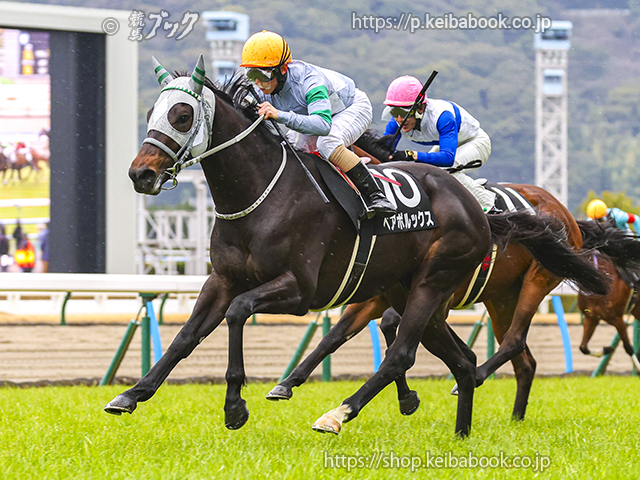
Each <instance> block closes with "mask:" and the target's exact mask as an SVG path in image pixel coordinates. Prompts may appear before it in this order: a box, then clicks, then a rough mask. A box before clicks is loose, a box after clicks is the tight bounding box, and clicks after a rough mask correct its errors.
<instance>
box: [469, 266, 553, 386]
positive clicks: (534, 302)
mask: <svg viewBox="0 0 640 480" xmlns="http://www.w3.org/2000/svg"><path fill="white" fill-rule="evenodd" d="M559 283H560V281H559V280H558V279H557V277H554V276H553V275H552V274H551V273H549V272H547V271H546V270H543V269H542V267H541V266H540V265H538V264H537V263H536V265H535V266H532V267H531V268H530V269H529V271H528V272H527V273H526V274H525V277H524V281H523V285H522V289H521V290H520V295H519V296H518V305H517V307H516V309H515V312H514V315H513V320H512V322H511V325H510V326H509V329H508V330H507V331H506V333H505V336H504V340H503V342H502V343H501V344H500V348H499V349H498V351H497V352H496V354H495V355H493V356H492V357H491V358H489V359H488V360H487V361H486V362H485V363H483V364H482V365H481V366H480V367H478V370H477V379H476V383H477V384H478V385H481V384H482V383H483V382H484V381H485V380H486V379H487V378H488V377H489V376H490V375H491V374H492V373H494V372H495V371H496V370H498V368H500V367H501V366H502V365H504V364H505V363H507V362H508V361H509V360H511V359H512V358H514V357H515V356H516V355H519V354H520V353H522V352H523V351H524V349H525V347H526V346H527V333H528V332H529V327H530V326H531V320H532V319H533V316H534V314H535V313H536V311H537V309H538V307H539V306H540V303H541V302H542V300H544V298H545V296H547V295H548V294H549V292H551V291H552V290H553V289H554V288H555V287H556V286H557V285H558V284H559Z"/></svg>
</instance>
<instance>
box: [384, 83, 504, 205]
mask: <svg viewBox="0 0 640 480" xmlns="http://www.w3.org/2000/svg"><path fill="white" fill-rule="evenodd" d="M421 90H422V84H421V83H420V81H419V80H418V79H417V78H415V77H411V76H409V75H405V76H403V77H400V78H396V79H395V80H394V81H393V82H391V84H390V85H389V88H388V89H387V97H386V99H385V101H384V104H385V105H387V108H385V112H384V114H383V118H384V117H385V116H387V115H391V119H390V120H389V123H387V126H386V129H385V132H384V134H385V135H393V134H395V133H396V132H397V131H398V128H399V126H400V124H401V123H402V120H403V119H404V118H405V117H406V116H407V115H408V113H409V109H410V108H411V106H412V105H413V103H414V102H415V100H416V98H417V97H418V94H419V93H420V91H421ZM424 102H425V103H422V104H420V105H418V107H417V108H416V111H415V114H414V115H412V116H411V117H409V118H407V121H406V122H405V124H404V126H403V127H402V132H401V133H402V136H403V137H405V138H407V139H408V140H411V141H412V142H414V143H417V144H420V145H428V146H430V147H431V149H430V150H429V151H428V152H421V151H415V150H404V151H398V152H395V153H394V154H393V156H392V158H393V160H394V161H407V160H412V161H416V162H422V163H428V164H430V165H435V166H436V167H441V168H444V169H446V170H447V171H449V172H450V173H451V174H452V175H453V176H454V177H456V179H457V180H458V181H459V182H460V183H461V184H462V185H463V186H464V187H465V188H466V189H467V190H469V192H471V194H472V195H473V196H474V197H475V199H476V200H478V202H479V203H480V205H481V206H482V208H483V210H484V211H485V212H487V213H500V211H499V210H496V209H495V206H494V202H495V198H496V194H495V193H493V192H490V191H489V190H487V189H485V188H484V187H483V186H482V184H481V183H480V182H478V181H476V180H473V179H472V178H471V177H469V176H468V175H466V174H464V173H463V171H469V170H475V169H477V168H479V167H481V166H482V165H484V163H485V162H486V161H487V159H488V158H489V155H491V139H489V135H487V134H486V133H485V131H484V130H483V129H482V128H480V123H479V122H478V121H477V120H476V119H475V118H474V117H472V116H471V115H470V114H469V112H467V111H466V110H465V109H464V108H462V107H460V106H459V105H457V104H455V103H453V102H450V101H447V100H436V99H427V97H426V95H425V98H424ZM399 141H400V137H398V139H397V141H396V142H395V144H394V145H393V147H394V148H395V147H396V146H397V144H398V142H399Z"/></svg>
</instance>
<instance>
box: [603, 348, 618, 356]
mask: <svg viewBox="0 0 640 480" xmlns="http://www.w3.org/2000/svg"><path fill="white" fill-rule="evenodd" d="M615 351H616V349H615V348H612V347H603V348H602V354H603V355H611V354H612V353H613V352H615Z"/></svg>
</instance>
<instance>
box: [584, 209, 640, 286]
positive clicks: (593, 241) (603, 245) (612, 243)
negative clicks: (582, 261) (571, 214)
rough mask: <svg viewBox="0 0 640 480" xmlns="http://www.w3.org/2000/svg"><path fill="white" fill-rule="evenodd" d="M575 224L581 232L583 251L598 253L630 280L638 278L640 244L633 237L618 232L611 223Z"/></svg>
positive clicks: (585, 222) (620, 231)
mask: <svg viewBox="0 0 640 480" xmlns="http://www.w3.org/2000/svg"><path fill="white" fill-rule="evenodd" d="M577 223H578V227H580V232H582V242H583V245H582V248H583V249H584V250H598V251H600V252H601V253H604V254H605V255H607V256H608V257H609V258H610V259H611V261H612V262H613V264H614V265H615V267H616V268H617V269H618V270H619V271H620V270H622V271H623V272H625V273H626V274H627V275H628V277H630V278H640V242H639V241H637V237H636V236H635V235H633V234H632V233H629V232H625V231H623V230H620V229H619V228H618V227H617V226H616V225H615V223H614V222H613V221H609V222H607V223H604V224H602V223H599V222H593V221H587V220H578V222H577ZM634 274H635V275H634Z"/></svg>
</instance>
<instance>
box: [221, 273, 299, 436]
mask: <svg viewBox="0 0 640 480" xmlns="http://www.w3.org/2000/svg"><path fill="white" fill-rule="evenodd" d="M306 311H307V307H306V306H304V301H303V296H302V293H301V290H300V286H299V284H298V280H297V279H296V277H295V276H294V275H293V273H291V272H287V273H285V274H283V275H280V276H279V277H277V278H276V279H274V280H272V281H270V282H267V283H265V284H263V285H260V286H259V287H257V288H254V289H253V290H249V291H248V292H245V293H243V294H241V295H238V296H237V297H236V298H234V299H233V301H232V302H231V305H229V309H228V310H227V313H226V318H227V324H228V325H229V365H228V367H227V374H226V380H227V395H226V398H225V403H224V412H225V425H226V427H227V428H229V429H231V430H236V429H238V428H240V427H242V426H243V425H244V424H245V423H246V422H247V420H248V419H249V410H248V409H247V403H246V402H245V401H244V400H243V399H242V397H241V396H240V391H241V390H242V387H243V385H244V384H245V382H246V377H245V370H244V355H243V351H242V348H243V347H242V337H243V335H242V334H243V329H244V324H245V322H246V321H247V319H248V318H249V317H250V316H251V315H253V314H254V313H273V314H275V313H288V314H299V315H302V314H304V313H306Z"/></svg>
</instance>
